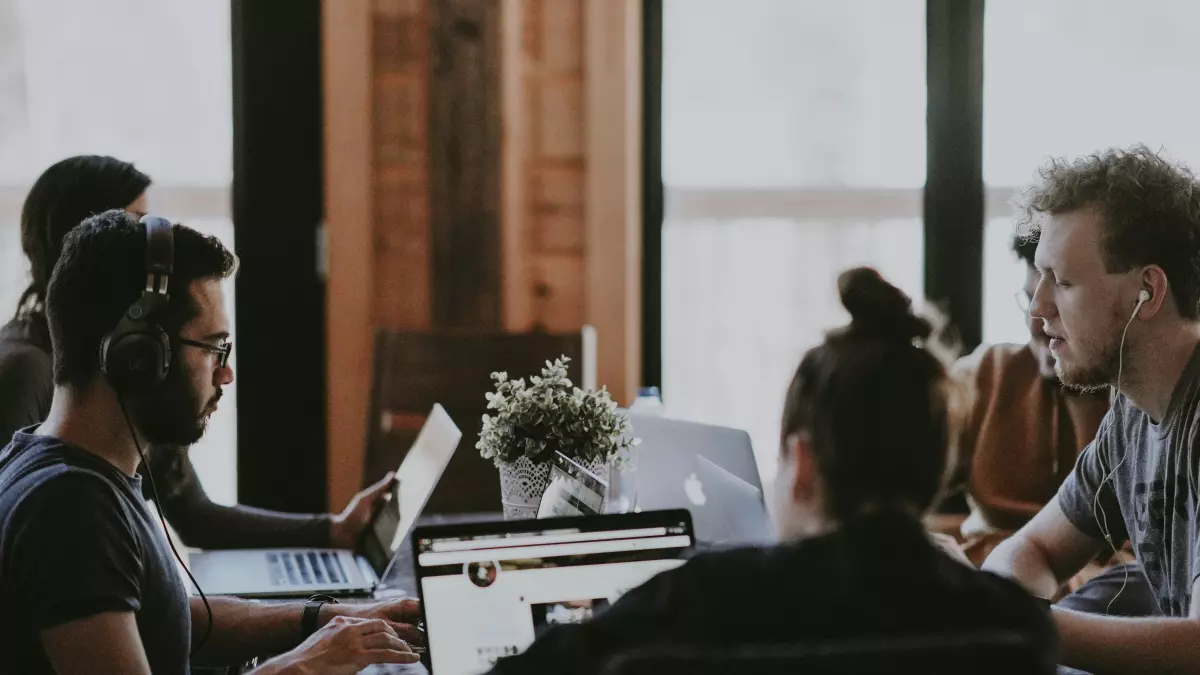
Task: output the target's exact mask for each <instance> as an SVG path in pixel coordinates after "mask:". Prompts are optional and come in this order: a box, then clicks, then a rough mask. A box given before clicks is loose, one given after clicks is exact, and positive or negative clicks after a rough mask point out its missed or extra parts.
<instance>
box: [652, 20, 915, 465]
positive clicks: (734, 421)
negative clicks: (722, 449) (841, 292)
mask: <svg viewBox="0 0 1200 675" xmlns="http://www.w3.org/2000/svg"><path fill="white" fill-rule="evenodd" d="M925 98H926V94H925V4H924V3H923V2H918V1H916V0H903V1H893V0H853V1H847V2H838V3H815V2H796V1H795V0H743V1H742V2H736V3H732V2H727V1H725V0H664V6H663V120H662V121H663V124H662V127H663V129H662V132H663V148H662V150H663V155H662V157H663V178H664V182H665V201H666V213H665V222H664V224H663V259H662V278H663V281H662V284H663V305H662V306H663V311H662V330H663V335H662V345H663V346H662V350H663V354H662V357H663V360H662V363H663V397H664V403H665V405H666V410H667V414H669V415H671V416H674V417H680V418H685V419H695V420H700V421H706V422H710V423H716V424H725V425H728V426H733V427H737V428H742V429H746V430H748V431H749V432H750V434H751V437H752V439H753V442H754V447H755V453H756V455H757V457H758V460H759V467H760V471H761V473H762V474H763V477H764V479H767V478H770V477H772V476H773V475H774V473H775V457H776V455H777V451H778V445H779V418H780V414H781V411H782V405H783V397H784V394H785V391H786V388H787V384H788V382H789V381H790V379H791V376H792V373H793V372H794V370H795V368H796V366H797V364H798V363H799V360H800V357H801V355H802V354H803V353H804V351H805V350H807V349H808V348H809V347H811V346H813V345H815V344H817V343H818V342H819V341H820V340H821V338H822V336H823V333H824V331H825V330H827V329H829V328H832V327H834V326H836V325H839V324H841V323H844V322H845V321H846V319H847V317H846V315H845V313H844V312H843V311H842V310H841V307H840V304H839V302H838V298H837V292H836V287H835V284H836V279H837V275H838V273H839V272H841V271H842V270H844V269H846V268H848V267H852V266H854V265H858V264H869V265H873V266H875V267H876V268H878V269H879V270H880V272H881V273H883V274H884V275H885V276H886V277H887V278H888V279H889V280H891V281H892V282H894V283H896V284H897V285H899V286H900V287H902V288H903V289H905V290H906V291H907V292H908V293H910V294H911V295H913V297H914V298H919V297H920V296H921V295H922V272H923V266H922V248H923V236H922V224H921V209H922V205H921V187H922V185H923V184H924V182H925Z"/></svg>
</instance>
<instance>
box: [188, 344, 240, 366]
mask: <svg viewBox="0 0 1200 675" xmlns="http://www.w3.org/2000/svg"><path fill="white" fill-rule="evenodd" d="M179 343H180V344H184V345H187V346H188V347H195V348H197V349H203V350H204V351H206V352H212V353H213V354H216V355H217V365H219V366H220V367H222V368H224V367H225V364H226V363H229V355H230V354H232V353H233V340H226V341H224V342H222V343H221V344H219V345H210V344H208V343H207V342H197V341H196V340H188V339H186V338H179Z"/></svg>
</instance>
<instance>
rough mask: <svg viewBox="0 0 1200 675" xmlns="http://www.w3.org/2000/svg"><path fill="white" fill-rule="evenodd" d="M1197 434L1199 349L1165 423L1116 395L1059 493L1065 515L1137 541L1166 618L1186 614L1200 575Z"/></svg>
mask: <svg viewBox="0 0 1200 675" xmlns="http://www.w3.org/2000/svg"><path fill="white" fill-rule="evenodd" d="M1198 433H1200V346H1198V347H1197V350H1196V352H1195V353H1193V355H1192V358H1191V360H1190V361H1189V362H1188V365H1187V367H1186V368H1184V371H1183V375H1182V376H1181V377H1180V378H1179V383H1178V384H1177V385H1176V386H1175V392H1174V393H1173V394H1172V395H1171V403H1170V405H1169V406H1168V408H1167V414H1166V415H1164V417H1163V420H1162V421H1161V422H1160V423H1158V424H1155V423H1154V421H1153V420H1151V419H1150V416H1149V415H1147V414H1146V413H1144V412H1142V411H1141V410H1139V409H1137V408H1136V407H1134V405H1133V404H1132V403H1131V402H1130V401H1129V399H1127V398H1126V397H1125V396H1124V395H1120V394H1118V395H1117V399H1116V402H1115V403H1114V404H1113V407H1112V409H1111V410H1110V411H1109V412H1108V415H1106V416H1105V418H1104V421H1103V422H1102V423H1101V424H1100V430H1099V431H1098V432H1097V433H1096V440H1094V441H1093V442H1092V443H1091V444H1090V445H1089V446H1088V447H1087V448H1086V449H1085V450H1084V451H1083V454H1081V455H1080V456H1079V461H1078V462H1077V463H1076V465H1075V471H1074V472H1073V473H1072V474H1071V475H1070V476H1069V477H1068V478H1067V480H1066V481H1065V482H1063V484H1062V487H1061V488H1059V491H1058V503H1059V505H1060V506H1061V507H1062V510H1063V512H1064V513H1066V516H1067V518H1068V519H1069V520H1070V521H1071V523H1072V524H1074V525H1075V527H1077V528H1079V529H1080V530H1081V531H1082V532H1085V533H1086V534H1088V535H1090V536H1093V537H1096V538H1098V539H1103V537H1104V534H1105V533H1106V532H1107V533H1108V534H1111V535H1112V539H1113V543H1114V544H1115V545H1116V546H1118V547H1119V546H1121V545H1122V544H1123V543H1124V542H1125V541H1126V540H1128V541H1130V542H1131V543H1132V545H1133V551H1134V553H1135V554H1136V555H1137V559H1138V562H1140V563H1141V564H1142V567H1143V569H1144V570H1145V572H1146V577H1147V579H1148V580H1149V581H1150V587H1151V589H1152V590H1153V592H1154V595H1155V597H1156V598H1157V600H1158V605H1159V607H1160V608H1161V609H1162V611H1163V613H1164V614H1165V615H1167V616H1187V615H1188V609H1189V608H1190V606H1191V599H1192V582H1193V581H1195V579H1196V577H1197V576H1200V524H1198V523H1197V497H1198V496H1200V490H1198V489H1197V480H1200V467H1197V466H1196V463H1197V461H1200V453H1197V450H1196V441H1197V434H1198ZM1110 472H1111V475H1110ZM1097 492H1098V493H1099V498H1097Z"/></svg>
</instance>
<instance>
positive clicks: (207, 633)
mask: <svg viewBox="0 0 1200 675" xmlns="http://www.w3.org/2000/svg"><path fill="white" fill-rule="evenodd" d="M117 401H118V403H120V405H121V414H122V415H124V416H125V425H126V426H127V427H129V435H130V436H131V437H132V438H133V445H134V446H135V447H136V448H137V451H138V457H140V458H141V460H142V464H143V465H144V466H145V467H146V475H147V476H149V477H150V490H151V492H153V493H154V510H155V511H157V512H158V521H159V522H160V523H162V528H163V536H165V537H166V538H167V545H168V546H170V547H171V553H174V554H175V560H176V561H177V562H178V563H179V566H180V567H182V568H183V571H184V573H185V574H187V576H188V579H190V580H191V582H192V585H193V586H195V587H196V591H197V592H199V593H200V601H201V602H203V603H204V611H205V612H207V613H208V626H207V627H206V628H205V629H204V637H202V638H200V642H198V643H197V644H196V646H195V647H193V648H192V650H191V652H190V653H189V654H188V659H189V660H191V659H192V658H193V657H195V656H196V652H198V651H200V650H201V649H203V648H204V645H205V644H207V643H208V638H209V637H211V636H212V630H213V612H212V605H210V604H208V596H206V595H205V594H204V589H203V588H200V584H199V582H197V581H196V577H194V576H193V575H192V571H191V570H190V569H188V566H187V564H186V563H184V562H183V557H182V556H180V555H179V551H178V550H176V549H175V542H174V541H173V540H172V539H171V533H170V531H168V530H167V519H166V518H165V517H164V516H163V510H162V499H160V498H159V496H158V486H157V485H156V484H155V483H154V471H153V469H152V468H151V467H150V462H149V461H147V459H146V453H144V452H142V444H141V442H140V441H138V437H137V432H136V431H134V429H133V421H132V420H131V419H130V418H129V411H128V410H127V409H126V408H125V398H124V397H123V396H118V397H117Z"/></svg>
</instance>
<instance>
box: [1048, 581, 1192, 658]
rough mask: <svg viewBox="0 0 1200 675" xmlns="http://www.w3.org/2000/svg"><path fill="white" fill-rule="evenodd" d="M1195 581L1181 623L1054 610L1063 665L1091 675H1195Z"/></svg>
mask: <svg viewBox="0 0 1200 675" xmlns="http://www.w3.org/2000/svg"><path fill="white" fill-rule="evenodd" d="M1197 593H1200V581H1197V582H1196V583H1195V584H1193V585H1192V605H1191V609H1190V612H1189V616H1188V618H1186V619H1174V618H1158V617H1154V618H1144V619H1142V618H1137V619H1129V618H1117V617H1108V616H1098V615H1093V614H1084V613H1082V612H1073V611H1071V610H1068V609H1061V608H1058V607H1055V608H1054V610H1053V611H1054V621H1055V623H1056V624H1057V625H1058V632H1059V635H1060V636H1061V638H1062V648H1063V663H1064V664H1066V665H1068V666H1071V667H1073V668H1079V669H1082V670H1086V671H1088V672H1090V673H1095V675H1106V674H1109V673H1112V674H1114V675H1122V674H1124V673H1130V674H1132V673H1159V674H1161V675H1170V674H1172V673H1196V672H1200V603H1198V602H1197Z"/></svg>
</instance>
